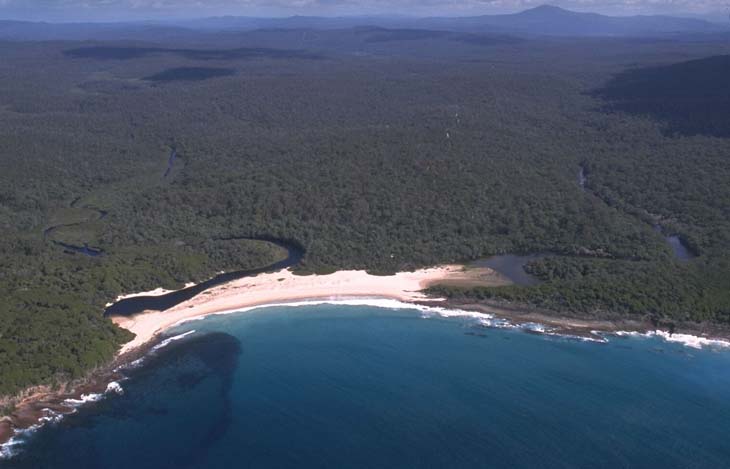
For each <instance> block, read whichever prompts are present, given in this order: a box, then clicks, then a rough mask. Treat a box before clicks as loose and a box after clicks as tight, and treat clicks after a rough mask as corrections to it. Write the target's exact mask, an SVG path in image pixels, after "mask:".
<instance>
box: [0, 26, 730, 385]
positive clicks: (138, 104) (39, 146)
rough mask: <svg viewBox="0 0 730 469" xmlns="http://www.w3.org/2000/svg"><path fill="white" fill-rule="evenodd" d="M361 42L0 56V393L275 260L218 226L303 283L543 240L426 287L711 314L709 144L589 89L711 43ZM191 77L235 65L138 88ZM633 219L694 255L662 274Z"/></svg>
mask: <svg viewBox="0 0 730 469" xmlns="http://www.w3.org/2000/svg"><path fill="white" fill-rule="evenodd" d="M359 34H360V33H358V32H357V31H349V32H348V31H344V32H343V31H333V32H321V31H319V32H317V33H316V34H314V33H312V32H310V33H306V32H305V33H303V32H302V31H295V32H292V31H281V32H275V31H263V32H256V33H251V34H249V35H245V36H236V37H237V38H238V39H237V40H238V41H239V42H241V41H242V43H240V44H238V45H237V46H236V47H237V48H240V47H241V46H246V47H248V48H258V47H266V48H272V47H276V45H277V44H280V43H288V44H290V45H289V46H288V48H293V47H294V45H295V46H296V48H297V49H299V48H301V49H303V50H307V51H308V52H306V54H312V56H316V57H319V58H320V60H302V57H300V56H295V57H289V58H281V57H271V56H270V54H261V55H256V56H255V57H249V56H247V55H245V54H244V56H242V57H228V56H227V55H226V54H218V53H217V52H216V53H215V54H213V53H211V54H207V53H203V52H200V53H197V52H196V54H193V55H192V56H191V55H190V54H188V53H180V54H178V53H146V52H145V53H141V52H140V53H137V52H125V53H124V54H123V56H122V57H115V58H112V60H110V58H108V57H99V56H97V55H96V53H94V54H79V53H75V54H73V57H71V56H69V55H67V54H66V53H65V52H64V51H69V50H80V48H81V47H82V45H80V44H78V43H73V44H69V43H27V44H21V43H13V44H3V43H0V57H2V60H0V77H2V78H0V82H1V83H2V85H3V86H1V87H0V121H1V122H2V125H1V126H0V228H2V232H3V236H2V237H1V238H0V297H2V298H3V301H2V302H0V319H1V320H0V377H2V379H0V394H6V393H11V392H14V391H17V390H18V389H21V388H22V387H24V386H27V385H30V384H35V383H39V382H49V381H52V380H54V379H57V378H59V377H60V378H65V377H74V376H79V375H81V374H82V373H83V372H84V371H85V370H88V369H89V368H91V367H93V366H95V365H98V364H100V363H103V362H104V361H105V360H108V359H109V358H110V357H111V356H112V354H113V353H114V351H115V350H116V349H117V347H118V346H119V344H120V343H122V342H124V341H125V340H127V339H128V335H127V333H125V332H124V331H121V330H119V329H117V328H115V327H114V326H113V325H112V324H111V323H110V322H109V320H108V319H105V318H103V316H102V313H103V310H104V305H105V304H106V303H107V302H110V301H113V299H114V298H115V297H116V296H117V295H119V294H122V293H128V292H134V291H142V290H149V289H153V288H156V287H159V286H162V287H166V288H177V287H180V286H181V285H182V284H184V283H185V282H188V281H201V280H204V279H208V278H211V277H213V276H214V275H215V274H217V273H218V272H220V271H222V270H225V271H230V270H241V269H247V268H255V267H260V266H262V265H267V264H270V263H272V262H273V261H275V260H276V259H280V258H281V257H282V256H283V255H284V253H283V252H282V250H281V249H280V248H279V247H277V246H275V245H272V244H270V243H266V242H263V241H246V240H241V239H235V238H241V237H260V236H267V237H274V238H282V239H289V240H294V241H296V242H297V243H299V244H301V245H302V247H303V248H304V249H305V250H306V255H305V257H304V259H303V260H302V262H301V263H300V264H299V266H298V269H299V270H300V271H301V272H325V271H331V270H335V269H340V268H349V269H352V268H362V269H368V270H370V271H371V272H393V271H397V270H402V269H413V268H417V267H421V266H426V265H432V264H437V263H443V262H459V261H467V260H471V259H476V258H480V257H485V256H489V255H492V254H499V253H531V252H550V253H555V254H556V256H552V257H549V258H546V259H544V260H541V261H539V262H537V263H535V264H532V265H531V266H530V269H532V270H533V271H534V273H535V274H536V275H538V276H539V277H541V278H542V279H543V280H544V282H543V283H541V284H540V285H538V286H535V287H525V288H518V287H507V288H504V289H487V290H471V291H458V292H454V291H452V292H449V293H450V294H453V295H457V294H458V295H468V296H471V297H474V298H496V297H498V298H501V299H510V300H515V301H519V302H524V303H530V304H536V305H540V306H543V307H546V308H551V309H556V310H561V309H569V310H571V311H573V310H574V311H578V312H582V313H585V314H595V313H600V314H606V313H607V312H610V313H612V314H626V315H635V316H636V315H638V316H645V315H655V316H658V317H664V316H666V317H669V318H676V319H683V320H684V319H686V320H708V321H718V322H727V320H728V319H727V318H728V316H729V315H728V308H729V307H730V298H728V293H727V292H728V291H730V286H729V285H727V282H728V280H727V279H728V278H730V265H729V264H730V254H729V252H730V249H729V248H728V247H729V246H730V239H729V238H728V236H729V234H728V233H730V227H728V222H727V220H728V219H729V218H730V214H728V207H730V184H728V182H729V181H730V165H728V164H727V161H728V148H729V147H730V146H729V145H728V141H727V140H725V139H723V138H718V137H713V136H703V135H698V136H677V137H673V136H671V135H667V134H666V132H665V131H666V128H665V127H663V125H664V124H663V123H662V122H656V121H653V120H651V119H647V118H645V117H643V116H632V115H630V114H626V113H605V112H602V111H601V108H602V107H603V106H604V104H605V103H603V102H601V101H599V100H598V99H597V98H596V97H595V96H592V95H591V91H592V90H594V89H596V88H598V87H600V86H603V84H605V83H606V82H608V80H610V78H611V76H612V75H614V74H616V73H619V72H621V71H622V70H624V69H625V67H626V63H627V62H637V63H644V62H646V63H647V64H650V65H655V64H656V63H658V62H662V61H664V62H672V61H675V58H676V57H688V56H691V57H698V58H699V57H705V56H710V55H717V54H719V53H721V52H723V50H722V49H723V48H724V47H725V46H723V45H719V44H711V43H702V44H699V43H688V44H682V43H681V42H655V43H651V42H641V43H632V42H631V41H623V40H622V41H618V40H605V41H599V40H595V41H593V42H591V41H583V42H581V44H578V45H575V44H573V43H572V42H570V43H569V42H562V41H552V42H551V41H543V40H541V41H536V42H533V41H519V42H515V41H504V42H500V41H495V42H494V43H489V44H486V43H472V42H471V41H460V40H454V39H453V38H452V37H450V36H449V35H447V36H441V35H438V34H436V35H421V36H422V37H419V34H420V33H419V34H416V37H410V38H408V40H387V41H382V40H381V41H371V42H366V41H365V40H364V39H363V38H362V37H361V36H362V35H361V34H360V35H359ZM373 34H375V33H373ZM378 34H379V33H378ZM397 34H401V33H397ZM408 34H411V33H408ZM366 36H367V37H370V35H366ZM401 39H402V38H401ZM231 41H232V37H231V36H230V35H225V36H224V37H223V38H222V39H221V42H222V43H224V44H225V47H228V46H229V45H230V42H231ZM477 42H479V41H477ZM291 44H294V45H291ZM121 46H123V47H130V46H129V45H128V44H126V45H119V44H106V45H99V47H103V48H115V47H121ZM83 47H88V46H86V45H85V46H83ZM223 47H224V46H217V47H216V48H215V50H216V51H220V50H222V49H223ZM155 48H159V49H165V50H167V49H171V48H179V46H174V47H173V46H170V45H164V44H162V45H159V46H154V47H152V49H155ZM198 49H204V47H203V45H199V46H198ZM104 50H108V49H104ZM181 50H188V48H187V46H186V47H185V48H184V49H181ZM211 50H213V49H211ZM114 59H124V60H114ZM201 67H205V68H221V69H230V70H234V71H235V74H232V75H228V74H226V76H216V77H206V78H207V79H205V80H197V81H188V80H172V81H167V80H163V81H157V82H154V83H151V82H147V81H145V80H144V79H143V78H144V77H151V76H155V74H159V73H161V72H162V73H164V71H165V70H175V69H178V70H180V69H195V68H201ZM171 147H174V148H175V149H176V151H177V156H176V160H175V164H174V166H173V167H172V169H171V171H170V173H169V174H168V176H167V177H163V175H164V174H165V173H166V170H167V168H168V160H169V154H170V148H171ZM581 165H583V166H584V168H585V170H586V175H587V180H586V183H585V189H586V190H585V191H584V190H582V188H581V187H580V186H579V184H578V183H577V181H576V174H577V172H578V169H579V167H580V166H581ZM72 202H74V203H73V204H72ZM99 210H103V211H104V212H105V213H107V215H106V216H104V217H103V218H102V217H99V216H98V214H99ZM655 224H659V225H660V226H661V227H662V228H663V229H664V230H665V231H666V232H669V233H672V234H679V235H681V236H682V239H684V240H686V241H687V243H688V245H689V246H690V247H691V248H692V249H693V251H695V252H696V253H697V254H699V257H697V258H696V259H693V260H691V261H689V262H686V263H682V264H680V263H678V262H676V261H675V260H674V258H673V257H672V252H671V250H670V249H669V247H668V246H667V244H666V243H665V241H664V239H663V237H662V235H661V234H660V233H659V232H657V231H656V230H655V229H654V228H653V225H655ZM49 227H58V228H56V229H54V230H53V231H52V236H51V237H50V239H46V237H44V235H43V232H44V230H47V229H48V228H49ZM53 241H57V242H62V243H66V244H68V245H73V246H84V245H88V246H92V247H94V248H96V249H99V250H101V251H103V253H104V255H103V256H98V257H91V256H86V255H83V253H76V254H67V253H65V252H64V250H63V249H62V248H60V247H59V246H58V245H56V244H54V242H53Z"/></svg>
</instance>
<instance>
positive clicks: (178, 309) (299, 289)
mask: <svg viewBox="0 0 730 469" xmlns="http://www.w3.org/2000/svg"><path fill="white" fill-rule="evenodd" d="M460 280H461V281H466V280H472V281H473V280H478V281H480V282H483V283H484V284H485V285H487V284H489V285H504V284H505V283H506V282H505V280H504V279H503V278H502V277H501V276H499V274H497V273H496V272H494V271H493V270H491V269H469V270H465V269H464V267H463V266H460V265H448V266H441V267H433V268H429V269H420V270H416V271H414V272H399V273H397V274H394V275H388V276H377V275H371V274H368V273H367V272H365V271H362V270H360V271H358V270H350V271H338V272H335V273H332V274H328V275H295V274H294V273H292V272H291V271H290V270H280V271H277V272H266V273H261V274H259V275H256V276H253V277H251V276H249V277H243V278H239V279H235V280H232V281H229V282H227V283H224V284H221V285H218V286H214V287H212V288H209V289H207V290H205V291H203V292H201V293H200V294H198V295H196V296H193V297H191V298H189V299H186V300H185V301H182V302H180V303H178V304H176V305H175V306H173V307H171V308H168V309H165V310H163V311H145V312H143V313H141V314H135V315H131V316H112V317H111V318H112V321H114V323H115V324H117V325H118V326H119V327H122V328H124V329H127V330H129V331H131V332H133V333H134V334H135V338H134V339H133V340H132V341H130V342H127V343H126V344H124V346H123V347H122V349H121V351H120V353H127V352H130V351H132V350H134V349H135V348H137V347H140V346H142V345H144V344H145V343H147V342H149V341H151V340H153V339H154V338H155V337H156V336H157V335H159V334H160V333H162V332H164V331H165V330H166V329H168V328H170V327H172V326H174V325H176V324H179V323H180V322H183V321H189V320H192V319H197V318H202V317H205V316H208V315H211V314H221V313H223V312H228V311H237V310H241V309H248V308H251V307H256V306H262V305H266V304H282V303H289V302H294V301H303V300H322V299H330V300H332V299H352V298H388V299H394V300H398V301H402V302H409V303H415V302H418V301H434V299H432V298H429V297H427V296H426V295H425V294H424V293H422V290H423V289H425V288H427V287H428V286H429V285H431V284H433V283H437V282H439V281H460Z"/></svg>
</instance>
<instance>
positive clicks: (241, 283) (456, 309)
mask: <svg viewBox="0 0 730 469" xmlns="http://www.w3.org/2000/svg"><path fill="white" fill-rule="evenodd" d="M440 282H446V283H464V284H470V285H474V284H480V285H488V286H502V285H507V284H510V282H509V281H508V280H507V279H506V278H505V277H503V276H501V275H500V274H499V273H497V272H496V271H494V270H492V269H489V268H483V267H480V268H465V266H462V265H445V266H438V267H432V268H427V269H420V270H416V271H413V272H399V273H396V274H394V275H388V276H377V275H371V274H368V273H367V272H365V271H338V272H335V273H332V274H328V275H295V274H294V273H293V272H291V271H290V270H288V269H286V270H281V271H277V272H269V273H262V274H259V275H257V276H254V277H244V278H240V279H237V280H232V281H230V282H227V283H225V284H222V285H219V286H216V287H213V288H211V289H209V290H206V291H204V292H202V293H200V294H198V295H197V296H194V297H193V298H191V299H189V300H186V301H183V302H181V303H179V304H177V305H176V306H174V307H172V308H169V309H167V310H164V311H145V312H143V313H139V314H136V315H133V316H113V317H112V320H113V321H114V323H115V324H117V325H118V326H119V327H122V328H125V329H127V330H130V331H131V332H133V333H134V334H135V338H134V339H133V340H132V341H130V342H128V343H126V344H124V346H123V347H122V348H121V349H120V350H119V352H118V353H117V355H116V357H115V359H114V360H113V361H112V362H111V363H109V364H108V365H107V366H104V367H100V368H99V369H97V370H94V371H93V372H92V373H89V375H88V377H87V378H85V379H82V380H77V381H73V382H68V383H64V384H63V385H62V386H61V387H60V389H52V388H51V387H49V386H38V387H35V388H31V389H28V390H26V392H24V393H23V394H21V395H19V396H16V397H15V398H14V399H5V400H4V401H0V404H1V405H5V406H7V405H9V404H12V405H13V412H11V413H10V415H8V416H1V417H0V459H2V457H3V448H4V447H5V446H6V445H12V443H13V441H14V440H13V437H14V435H17V434H19V433H22V432H25V431H32V430H33V429H35V428H37V427H39V426H40V425H42V424H43V423H45V422H48V421H54V420H58V419H60V418H62V417H63V416H64V415H67V414H71V413H74V412H75V411H76V408H77V407H78V406H79V405H83V404H84V403H86V402H93V401H95V400H98V399H100V398H101V397H103V396H104V395H105V394H109V393H122V392H123V390H122V388H121V386H119V384H118V383H117V380H122V379H124V375H123V373H121V370H123V369H124V368H125V367H128V366H130V365H131V366H134V365H135V364H137V363H139V362H141V360H143V359H144V357H145V356H146V355H147V353H148V352H150V351H154V350H156V349H158V348H160V347H162V346H164V345H166V343H169V342H170V341H172V340H176V339H177V338H181V337H182V336H184V335H187V334H188V333H186V334H183V335H182V336H180V337H164V336H163V334H164V332H165V331H167V330H168V329H170V328H171V327H174V326H176V325H178V324H181V323H184V322H187V321H193V320H197V319H202V318H204V317H206V316H209V315H215V314H227V313H235V312H244V311H249V310H252V309H258V308H261V307H267V306H279V305H282V306H285V305H292V306H295V305H301V304H316V303H341V304H371V305H375V306H382V307H394V308H409V307H410V308H415V309H419V310H421V311H423V312H424V314H425V315H427V316H430V315H440V316H444V317H450V316H470V317H474V318H477V319H478V320H479V322H480V323H482V324H483V325H484V326H485V327H514V328H520V329H522V330H524V331H525V332H531V333H539V334H546V335H555V336H564V337H573V338H576V339H581V340H591V341H597V342H605V341H606V338H605V337H604V336H605V335H614V336H627V335H643V336H646V337H652V336H657V337H661V338H662V339H664V340H666V341H670V342H679V343H682V344H683V345H685V346H688V347H695V348H701V347H703V346H721V347H730V341H728V339H729V338H730V330H728V331H725V330H722V331H719V330H718V329H716V328H715V329H712V328H710V329H709V330H703V329H699V328H692V329H687V328H683V327H680V328H678V329H677V330H676V331H674V333H670V332H665V331H661V330H660V329H659V327H658V326H657V325H656V324H652V323H650V322H649V321H638V320H633V319H625V318H617V319H595V318H581V317H569V316H559V315H556V314H555V313H554V312H550V311H541V310H538V309H534V308H528V307H525V306H524V305H511V304H507V303H496V302H494V303H478V304H477V303H471V302H458V301H453V300H445V299H441V298H433V297H429V296H427V295H426V294H425V293H423V290H424V289H426V288H428V287H429V286H432V285H434V284H436V283H440ZM160 291H162V290H161V289H157V290H154V291H153V292H154V293H157V292H160ZM150 293H152V292H146V293H137V294H131V295H124V296H123V297H120V298H128V297H134V296H139V295H149V294H150ZM161 294H162V293H161ZM189 333H190V332H189ZM690 334H691V335H690Z"/></svg>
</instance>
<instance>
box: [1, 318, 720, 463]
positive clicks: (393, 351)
mask: <svg viewBox="0 0 730 469" xmlns="http://www.w3.org/2000/svg"><path fill="white" fill-rule="evenodd" d="M423 315H424V313H422V312H419V311H415V310H403V309H400V310H395V309H385V308H375V307H372V306H345V305H310V306H300V307H272V308H268V309H260V310H256V311H252V312H247V313H244V314H234V315H228V316H218V317H210V318H208V319H206V320H203V321H196V322H192V323H188V324H187V325H184V326H181V327H180V328H178V330H176V331H175V333H181V332H184V331H189V330H196V332H195V333H193V334H190V335H188V336H186V337H185V338H183V339H181V340H177V341H174V342H171V343H170V345H168V346H166V347H164V348H162V349H160V350H158V351H157V352H155V353H154V354H153V355H152V356H150V357H149V358H148V359H147V362H146V364H145V365H144V366H142V367H140V368H138V369H136V370H132V371H130V372H129V376H130V377H129V379H128V380H126V381H123V382H122V383H121V384H122V386H123V388H124V394H123V395H120V396H118V395H111V396H108V397H106V398H104V399H102V400H101V401H99V402H97V403H95V404H93V405H90V406H87V407H82V408H81V409H80V410H79V412H78V413H77V414H75V415H72V416H69V417H67V418H65V419H63V420H62V421H61V422H60V423H57V424H53V425H49V426H47V427H45V428H43V429H41V430H39V431H37V432H36V433H35V434H33V435H32V436H31V437H29V441H28V442H27V443H26V444H24V445H22V446H21V451H22V452H21V453H20V454H18V455H17V456H16V457H14V458H12V459H10V460H5V461H1V462H0V466H3V467H8V468H60V469H63V468H74V469H77V468H124V469H129V468H148V467H149V468H152V467H155V468H168V467H169V468H173V467H174V468H186V467H194V468H230V467H253V468H258V467H275V468H280V467H297V468H326V467H332V468H342V467H363V468H406V467H439V468H441V467H447V468H472V467H474V468H484V467H497V468H499V467H505V468H506V467H510V468H512V467H525V468H536V467H576V468H577V467H581V468H584V467H611V468H613V467H638V468H644V467H661V468H705V467H707V468H710V467H728V466H729V465H730V444H728V434H730V352H728V351H718V350H712V349H702V350H695V349H690V348H687V347H684V346H683V345H681V344H676V343H667V342H663V341H661V340H659V339H656V338H643V337H642V338H638V337H632V338H612V339H611V340H610V341H609V342H608V343H606V344H601V343H594V342H583V341H578V340H571V339H566V338H556V337H548V336H541V335H535V334H529V333H526V332H524V331H520V330H514V329H496V328H485V327H484V326H482V325H480V323H479V321H478V320H477V319H475V318H463V317H461V318H442V317H439V316H435V315H434V316H431V317H423Z"/></svg>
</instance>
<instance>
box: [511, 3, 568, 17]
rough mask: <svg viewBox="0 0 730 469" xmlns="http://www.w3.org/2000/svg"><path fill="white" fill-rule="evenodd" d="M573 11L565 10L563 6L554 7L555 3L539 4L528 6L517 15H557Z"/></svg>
mask: <svg viewBox="0 0 730 469" xmlns="http://www.w3.org/2000/svg"><path fill="white" fill-rule="evenodd" d="M574 13H575V12H572V11H570V10H566V9H564V8H560V7H556V6H555V5H548V4H545V5H540V6H537V7H535V8H530V9H527V10H524V11H523V12H521V13H518V15H526V16H557V15H570V14H574Z"/></svg>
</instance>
